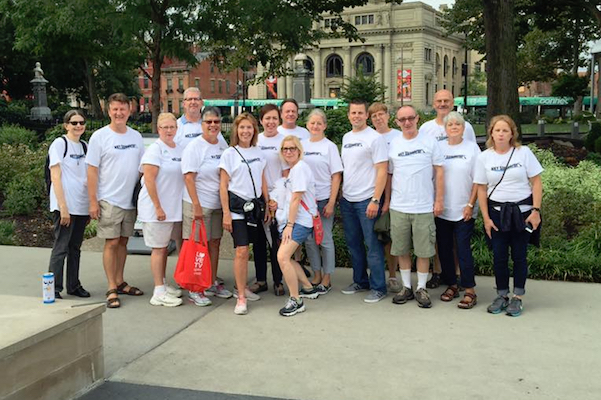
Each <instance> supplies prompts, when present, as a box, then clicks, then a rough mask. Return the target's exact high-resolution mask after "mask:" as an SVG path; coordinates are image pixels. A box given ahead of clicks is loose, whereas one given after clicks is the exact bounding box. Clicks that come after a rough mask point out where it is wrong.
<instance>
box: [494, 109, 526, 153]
mask: <svg viewBox="0 0 601 400" xmlns="http://www.w3.org/2000/svg"><path fill="white" fill-rule="evenodd" d="M500 121H503V122H505V123H507V125H509V129H511V139H509V144H510V145H511V146H513V147H520V146H521V145H522V143H521V142H520V139H519V137H518V127H517V125H516V124H515V122H514V121H513V119H511V117H510V116H509V115H505V114H502V115H496V116H494V117H492V119H491V120H490V124H489V125H488V131H487V132H486V135H487V138H486V148H487V149H490V148H491V147H492V148H493V149H494V148H495V140H494V139H493V137H492V130H493V129H494V127H495V125H496V124H497V122H500Z"/></svg>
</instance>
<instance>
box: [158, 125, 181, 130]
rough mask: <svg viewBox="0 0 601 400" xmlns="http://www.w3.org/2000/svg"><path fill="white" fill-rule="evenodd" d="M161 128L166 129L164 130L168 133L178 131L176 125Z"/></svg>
mask: <svg viewBox="0 0 601 400" xmlns="http://www.w3.org/2000/svg"><path fill="white" fill-rule="evenodd" d="M159 128H161V129H164V130H166V131H172V130H175V129H177V126H175V125H169V126H159Z"/></svg>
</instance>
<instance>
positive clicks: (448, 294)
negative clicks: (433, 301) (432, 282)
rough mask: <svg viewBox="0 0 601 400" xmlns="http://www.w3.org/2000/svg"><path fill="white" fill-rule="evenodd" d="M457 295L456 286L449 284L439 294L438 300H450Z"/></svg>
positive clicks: (457, 289)
mask: <svg viewBox="0 0 601 400" xmlns="http://www.w3.org/2000/svg"><path fill="white" fill-rule="evenodd" d="M457 297H459V288H458V287H457V286H449V287H447V289H446V290H445V291H444V292H443V293H442V294H441V295H440V300H442V301H452V300H453V299H455V298H457Z"/></svg>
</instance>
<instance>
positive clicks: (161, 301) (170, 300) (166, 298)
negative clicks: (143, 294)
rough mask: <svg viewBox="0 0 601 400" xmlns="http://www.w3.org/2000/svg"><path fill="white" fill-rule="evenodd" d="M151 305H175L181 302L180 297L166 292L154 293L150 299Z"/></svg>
mask: <svg viewBox="0 0 601 400" xmlns="http://www.w3.org/2000/svg"><path fill="white" fill-rule="evenodd" d="M150 304H152V305H153V306H165V307H177V306H180V305H181V304H182V299H178V298H177V297H172V296H170V295H169V294H168V293H167V292H165V293H163V294H161V295H154V296H152V298H151V299H150Z"/></svg>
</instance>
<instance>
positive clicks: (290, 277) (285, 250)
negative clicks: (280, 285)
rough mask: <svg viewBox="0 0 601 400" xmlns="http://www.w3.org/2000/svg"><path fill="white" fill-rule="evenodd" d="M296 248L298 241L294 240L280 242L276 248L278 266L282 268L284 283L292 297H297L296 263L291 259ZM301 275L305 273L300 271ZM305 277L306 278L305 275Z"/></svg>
mask: <svg viewBox="0 0 601 400" xmlns="http://www.w3.org/2000/svg"><path fill="white" fill-rule="evenodd" d="M297 248H298V243H296V242H295V241H294V240H290V241H288V243H286V244H281V245H280V248H279V249H278V262H279V264H280V268H281V269H282V275H283V277H284V281H285V282H286V285H288V291H289V292H290V296H291V297H294V298H295V299H298V298H299V291H298V280H299V278H298V275H297V273H296V268H295V265H294V264H296V265H298V263H297V262H296V261H294V260H292V256H293V255H294V252H295V251H296V249H297ZM293 263H294V264H293ZM298 267H299V268H300V265H298ZM301 272H302V269H301ZM302 275H303V276H305V273H304V272H302ZM305 279H307V278H306V277H305Z"/></svg>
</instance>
